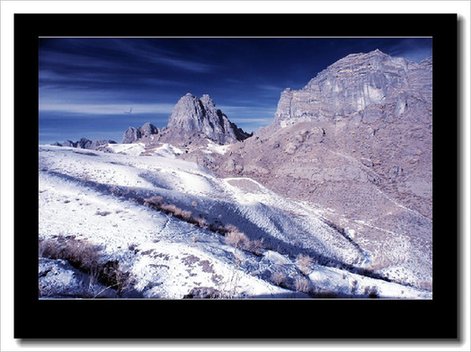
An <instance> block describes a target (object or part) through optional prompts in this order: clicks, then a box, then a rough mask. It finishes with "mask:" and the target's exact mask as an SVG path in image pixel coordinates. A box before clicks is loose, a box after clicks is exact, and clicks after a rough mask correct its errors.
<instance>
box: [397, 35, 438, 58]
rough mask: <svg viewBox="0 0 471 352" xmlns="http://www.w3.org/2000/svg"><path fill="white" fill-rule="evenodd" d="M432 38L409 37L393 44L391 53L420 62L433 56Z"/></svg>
mask: <svg viewBox="0 0 471 352" xmlns="http://www.w3.org/2000/svg"><path fill="white" fill-rule="evenodd" d="M431 43H432V40H431V39H428V38H407V39H403V40H402V41H400V42H399V43H396V44H394V45H392V46H391V47H390V49H389V54H390V55H392V56H399V57H404V58H406V59H408V60H411V61H415V62H419V61H421V60H423V59H426V58H428V57H430V56H432V44H431Z"/></svg>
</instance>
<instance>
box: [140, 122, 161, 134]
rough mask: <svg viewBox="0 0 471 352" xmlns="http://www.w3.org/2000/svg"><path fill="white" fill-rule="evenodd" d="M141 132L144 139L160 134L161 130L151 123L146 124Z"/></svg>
mask: <svg viewBox="0 0 471 352" xmlns="http://www.w3.org/2000/svg"><path fill="white" fill-rule="evenodd" d="M139 130H140V132H141V136H142V137H149V136H150V135H152V134H157V133H159V129H158V128H157V127H155V126H154V125H153V124H151V123H150V122H146V123H145V124H143V125H142V127H141V128H140V129H139Z"/></svg>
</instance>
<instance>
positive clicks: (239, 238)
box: [225, 231, 249, 248]
mask: <svg viewBox="0 0 471 352" xmlns="http://www.w3.org/2000/svg"><path fill="white" fill-rule="evenodd" d="M225 241H226V243H227V244H228V245H231V246H234V247H235V248H243V247H245V244H246V243H247V242H248V241H249V239H248V237H247V236H246V235H245V234H244V233H243V232H240V231H231V232H228V233H227V234H226V239H225Z"/></svg>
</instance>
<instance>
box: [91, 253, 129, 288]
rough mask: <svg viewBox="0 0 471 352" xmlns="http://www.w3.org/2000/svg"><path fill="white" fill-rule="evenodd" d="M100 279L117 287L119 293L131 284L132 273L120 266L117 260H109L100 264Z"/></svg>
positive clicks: (110, 285)
mask: <svg viewBox="0 0 471 352" xmlns="http://www.w3.org/2000/svg"><path fill="white" fill-rule="evenodd" d="M98 280H99V281H100V282H102V283H103V284H105V285H106V286H108V287H111V288H115V289H116V290H117V291H118V294H119V293H121V292H122V291H123V290H124V289H126V288H127V287H128V286H129V285H130V283H131V282H130V274H129V273H128V272H124V271H122V270H121V269H120V267H119V262H118V261H117V260H112V261H108V262H106V263H105V264H103V265H101V266H100V270H99V272H98Z"/></svg>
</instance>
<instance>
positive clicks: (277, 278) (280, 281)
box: [271, 271, 286, 286]
mask: <svg viewBox="0 0 471 352" xmlns="http://www.w3.org/2000/svg"><path fill="white" fill-rule="evenodd" d="M271 281H272V282H273V283H274V284H275V285H277V286H282V285H284V284H285V283H286V275H285V274H284V273H282V272H281V271H275V272H273V273H272V274H271Z"/></svg>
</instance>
